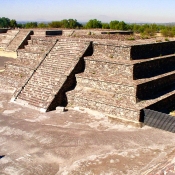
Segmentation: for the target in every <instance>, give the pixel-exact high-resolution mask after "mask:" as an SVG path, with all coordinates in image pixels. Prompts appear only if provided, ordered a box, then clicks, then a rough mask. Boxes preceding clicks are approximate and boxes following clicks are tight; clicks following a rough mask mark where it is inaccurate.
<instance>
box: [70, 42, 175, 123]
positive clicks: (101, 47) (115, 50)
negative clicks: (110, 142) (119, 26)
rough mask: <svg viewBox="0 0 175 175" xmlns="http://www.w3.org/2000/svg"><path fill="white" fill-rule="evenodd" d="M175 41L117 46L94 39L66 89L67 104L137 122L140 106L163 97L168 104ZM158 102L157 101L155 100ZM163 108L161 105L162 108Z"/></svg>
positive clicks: (171, 92)
mask: <svg viewBox="0 0 175 175" xmlns="http://www.w3.org/2000/svg"><path fill="white" fill-rule="evenodd" d="M174 46H175V42H174V41H172V42H169V43H153V44H145V45H133V46H129V45H126V46H118V45H114V44H110V43H109V44H107V43H106V44H104V43H103V42H94V43H93V48H94V52H93V55H92V56H90V57H86V58H85V59H84V60H85V65H86V68H85V71H84V73H81V74H77V75H76V78H77V86H76V88H75V90H74V91H70V92H68V93H67V96H68V101H69V105H70V106H80V107H83V108H90V109H93V110H97V111H101V112H103V113H105V114H106V115H108V116H109V117H111V118H116V119H119V120H126V121H127V122H131V121H132V122H135V123H139V122H140V121H141V120H142V118H141V110H142V109H143V108H146V107H149V106H150V105H152V104H155V105H153V106H152V109H154V110H161V109H163V108H164V107H165V106H164V105H159V108H158V105H156V103H157V102H159V101H162V104H164V103H165V102H164V100H166V102H167V103H168V102H171V103H168V104H169V106H168V105H167V106H166V108H167V109H169V108H170V107H172V106H171V105H172V99H174V94H175V92H174V89H175V84H174V80H175V64H174V63H175V54H174V52H175V49H174V48H175V47H174ZM159 103H160V102H159ZM164 110H165V109H164Z"/></svg>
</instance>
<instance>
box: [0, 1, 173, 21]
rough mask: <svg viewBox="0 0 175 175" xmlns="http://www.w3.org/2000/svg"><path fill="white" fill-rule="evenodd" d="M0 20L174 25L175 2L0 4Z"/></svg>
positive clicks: (40, 2)
mask: <svg viewBox="0 0 175 175" xmlns="http://www.w3.org/2000/svg"><path fill="white" fill-rule="evenodd" d="M0 17H7V18H10V19H16V20H17V21H23V20H27V21H54V20H62V19H70V18H72V19H77V20H78V21H79V22H86V21H88V20H89V19H95V18H96V19H98V20H100V21H102V22H109V21H111V20H123V21H125V22H152V23H154V22H175V0H0Z"/></svg>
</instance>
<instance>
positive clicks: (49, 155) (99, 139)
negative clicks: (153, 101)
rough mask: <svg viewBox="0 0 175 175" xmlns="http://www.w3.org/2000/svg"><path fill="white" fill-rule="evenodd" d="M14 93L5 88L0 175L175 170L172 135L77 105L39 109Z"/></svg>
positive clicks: (133, 174) (139, 174)
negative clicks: (15, 100) (121, 122)
mask: <svg viewBox="0 0 175 175" xmlns="http://www.w3.org/2000/svg"><path fill="white" fill-rule="evenodd" d="M11 96H12V92H9V91H7V89H6V90H4V89H2V88H1V89H0V174H1V175H34V174H36V175H123V174H128V175H146V174H148V175H155V174H159V175H160V174H161V175H165V174H166V175H173V174H175V136H174V134H173V133H169V132H166V131H161V130H158V129H154V128H150V127H147V126H145V127H143V128H134V127H126V126H124V125H119V124H114V123H110V121H108V119H107V117H105V116H104V115H102V114H99V113H95V112H91V111H86V110H78V108H77V109H74V110H73V109H69V110H68V111H67V112H60V111H52V112H49V113H40V112H38V111H35V110H32V109H29V108H25V107H22V106H19V105H17V104H14V103H10V102H9V101H10V98H11ZM166 172H169V173H166ZM173 172H174V173H173Z"/></svg>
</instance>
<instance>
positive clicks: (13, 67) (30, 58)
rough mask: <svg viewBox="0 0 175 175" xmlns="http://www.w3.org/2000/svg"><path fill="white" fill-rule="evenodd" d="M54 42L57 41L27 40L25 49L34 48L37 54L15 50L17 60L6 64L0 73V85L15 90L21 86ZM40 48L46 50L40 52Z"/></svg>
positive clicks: (32, 51)
mask: <svg viewBox="0 0 175 175" xmlns="http://www.w3.org/2000/svg"><path fill="white" fill-rule="evenodd" d="M36 42H37V44H36ZM56 42H57V40H52V39H50V40H49V39H45V40H44V39H43V40H42V42H41V41H36V39H31V40H29V41H28V43H29V45H28V46H26V47H27V48H30V47H31V48H35V50H37V52H36V51H35V50H32V49H30V50H29V49H26V48H24V49H19V50H17V55H18V56H17V59H15V61H14V62H7V63H6V65H5V70H4V71H3V72H1V73H0V82H1V84H3V85H7V86H9V87H12V88H15V89H18V88H19V87H21V86H23V85H24V84H25V82H26V81H27V80H28V79H29V77H31V76H32V74H33V72H34V71H35V69H36V68H37V67H38V65H39V64H40V63H41V61H42V60H43V59H44V58H45V57H46V55H47V54H48V53H49V52H50V49H51V48H52V47H53V46H54V45H55V43H56ZM42 47H47V49H46V50H42V51H41V50H39V49H37V48H42Z"/></svg>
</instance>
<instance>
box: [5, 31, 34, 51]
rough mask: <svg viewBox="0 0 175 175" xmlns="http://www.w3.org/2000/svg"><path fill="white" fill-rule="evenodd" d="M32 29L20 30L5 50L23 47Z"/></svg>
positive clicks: (15, 49)
mask: <svg viewBox="0 0 175 175" xmlns="http://www.w3.org/2000/svg"><path fill="white" fill-rule="evenodd" d="M31 34H32V31H28V30H20V31H19V32H18V33H17V35H16V36H15V37H14V38H13V40H12V41H11V42H10V43H9V45H8V46H7V47H6V51H13V52H16V51H17V49H19V48H20V47H22V48H23V47H24V46H23V45H25V44H27V43H26V42H27V39H29V38H30V35H31Z"/></svg>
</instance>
